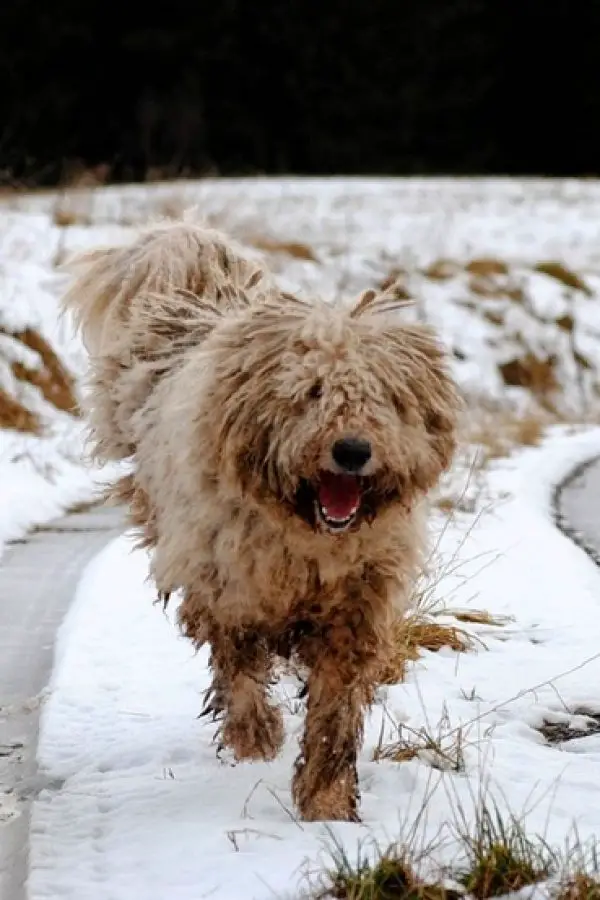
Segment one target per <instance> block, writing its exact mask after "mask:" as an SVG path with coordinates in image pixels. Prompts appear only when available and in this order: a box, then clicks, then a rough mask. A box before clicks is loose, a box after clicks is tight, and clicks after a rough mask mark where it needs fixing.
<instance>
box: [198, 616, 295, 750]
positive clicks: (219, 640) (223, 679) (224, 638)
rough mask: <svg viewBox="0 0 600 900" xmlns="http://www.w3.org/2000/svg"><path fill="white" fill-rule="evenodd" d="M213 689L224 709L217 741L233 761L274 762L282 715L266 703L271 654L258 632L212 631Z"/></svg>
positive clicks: (279, 742) (280, 739)
mask: <svg viewBox="0 0 600 900" xmlns="http://www.w3.org/2000/svg"><path fill="white" fill-rule="evenodd" d="M211 646H212V653H211V667H212V669H213V687H215V688H216V689H217V694H218V699H219V703H220V705H221V706H222V708H223V722H222V727H221V730H220V734H219V737H220V742H221V744H222V745H223V746H225V747H230V748H231V749H232V750H233V753H234V756H235V758H236V759H237V760H252V759H254V760H259V759H262V760H271V759H274V758H275V756H276V755H277V753H278V752H279V749H280V747H281V744H282V743H283V736H284V731H283V720H282V717H281V712H280V710H279V709H278V708H277V707H275V706H273V705H272V704H271V703H270V702H269V696H268V691H269V682H270V678H271V653H270V648H269V646H268V642H267V640H266V638H265V637H264V636H263V635H261V634H260V633H259V632H257V631H252V630H248V629H244V630H239V631H238V630H234V629H227V628H219V627H217V628H215V629H214V631H213V634H212V635H211Z"/></svg>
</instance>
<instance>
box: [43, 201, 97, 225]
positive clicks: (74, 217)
mask: <svg viewBox="0 0 600 900" xmlns="http://www.w3.org/2000/svg"><path fill="white" fill-rule="evenodd" d="M52 222H53V223H54V225H58V227H59V228H69V227H71V226H72V225H91V224H92V220H91V218H90V216H89V214H87V213H84V212H82V211H81V210H75V209H66V208H64V207H62V206H60V205H57V206H56V207H55V208H54V210H53V212H52Z"/></svg>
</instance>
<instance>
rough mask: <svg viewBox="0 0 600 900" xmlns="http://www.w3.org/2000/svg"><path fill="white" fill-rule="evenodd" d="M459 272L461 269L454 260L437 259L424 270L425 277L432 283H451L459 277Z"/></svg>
mask: <svg viewBox="0 0 600 900" xmlns="http://www.w3.org/2000/svg"><path fill="white" fill-rule="evenodd" d="M459 271H460V267H459V265H458V263H457V262H455V261H454V260H453V259H436V260H435V262H432V263H431V265H429V266H427V268H426V269H423V275H424V276H425V278H429V279H431V281H449V280H450V278H454V277H455V276H456V275H458V273H459Z"/></svg>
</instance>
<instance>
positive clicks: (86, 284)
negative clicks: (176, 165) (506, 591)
mask: <svg viewBox="0 0 600 900" xmlns="http://www.w3.org/2000/svg"><path fill="white" fill-rule="evenodd" d="M79 266H80V271H79V275H78V278H77V280H76V281H75V283H74V286H73V287H72V289H71V290H70V292H69V293H68V295H67V297H66V300H65V306H66V308H68V309H70V310H72V311H73V312H74V314H75V316H76V319H77V320H78V324H79V326H80V328H81V331H82V334H83V338H84V341H85V343H86V345H87V347H88V349H89V353H90V364H91V385H90V387H91V391H90V417H91V430H92V438H93V442H94V446H95V454H96V456H97V457H98V458H100V459H102V460H111V459H112V460H115V459H130V460H131V461H132V463H133V467H132V472H133V474H132V475H131V476H129V477H128V478H127V479H125V480H124V481H123V482H122V483H121V485H120V488H119V496H120V497H121V498H122V499H126V500H128V501H129V503H130V507H131V516H132V520H133V522H134V524H136V525H137V526H138V527H139V529H140V530H141V533H142V536H143V543H144V544H145V545H146V546H148V547H150V548H151V549H152V550H153V562H152V574H153V577H154V579H155V581H156V584H157V587H158V590H159V592H160V593H161V594H162V595H163V596H164V597H166V598H168V596H169V594H170V593H171V592H173V591H177V590H179V591H181V593H182V596H183V600H182V603H181V606H180V609H179V616H180V622H181V624H182V627H183V630H184V632H185V634H186V635H188V636H189V637H190V638H191V639H192V640H193V641H194V642H195V644H196V645H197V646H201V645H203V644H204V643H206V642H208V643H209V644H210V648H211V669H212V674H213V680H212V685H211V688H210V690H209V692H208V696H207V705H206V711H210V712H212V713H213V714H214V715H215V716H218V717H219V718H220V719H221V726H220V732H219V734H220V742H221V744H222V745H223V746H227V747H229V748H230V749H231V750H232V751H233V754H234V755H235V758H236V759H238V760H258V759H260V760H270V759H273V758H274V757H275V755H276V754H277V752H278V750H279V749H280V747H281V744H282V742H283V738H284V729H283V723H282V717H281V712H280V710H279V709H278V708H277V706H276V705H274V703H273V701H272V699H271V696H270V685H271V682H272V678H273V666H274V663H275V661H276V659H277V658H278V657H286V658H288V659H289V658H293V659H294V660H297V661H298V664H299V665H300V666H302V667H303V668H304V669H305V671H306V672H307V681H306V686H305V688H306V694H307V711H306V722H305V730H304V735H303V738H302V741H301V752H300V756H299V758H298V760H297V763H296V766H295V773H294V778H293V795H294V799H295V802H296V805H297V807H298V809H299V812H300V814H301V816H302V817H303V818H304V819H307V820H319V819H349V820H356V819H357V803H358V783H357V773H356V757H357V749H358V746H359V743H360V740H361V735H362V728H363V717H364V713H365V710H366V708H367V707H368V705H369V704H370V702H371V701H372V699H373V692H374V688H375V686H376V684H377V681H378V677H379V674H380V673H381V670H382V666H383V665H384V664H385V661H386V659H387V658H388V656H387V654H388V650H389V647H390V639H391V626H392V624H393V623H394V621H395V620H396V619H397V618H398V616H399V615H401V614H402V613H403V611H404V610H405V609H406V607H407V604H408V603H409V600H410V595H411V588H412V586H413V584H414V579H415V576H416V575H417V573H418V571H419V566H420V563H421V561H422V551H423V547H424V514H423V500H424V497H425V495H426V493H427V491H429V490H430V488H432V487H433V486H434V485H435V484H436V482H437V481H438V479H439V477H440V474H441V473H442V471H443V470H444V469H446V468H447V467H448V465H449V464H450V461H451V457H452V454H453V451H454V447H455V428H456V416H457V411H458V408H459V401H458V396H457V392H456V389H455V386H454V384H453V381H452V379H451V378H450V376H449V374H448V371H447V368H446V361H445V356H444V353H443V351H442V348H441V347H440V346H439V344H438V343H437V341H436V340H435V338H434V336H433V334H432V333H431V331H430V330H429V329H428V328H427V327H425V326H421V325H415V324H410V323H407V322H401V321H398V314H397V305H398V304H396V305H394V301H393V298H392V297H391V295H389V294H385V293H384V294H381V295H379V296H378V295H376V294H375V292H373V291H370V292H366V293H365V294H364V295H363V296H362V297H361V298H359V300H358V301H356V302H355V303H354V305H341V304H329V303H326V302H323V301H320V300H302V299H298V298H297V297H294V296H291V295H290V294H286V293H283V292H282V291H281V290H279V289H278V288H277V286H276V284H275V283H274V281H273V279H272V278H271V277H270V275H269V273H268V272H267V271H266V270H265V269H264V268H262V267H261V266H260V265H259V264H257V263H256V262H253V261H252V259H251V258H249V257H248V256H245V255H244V251H243V250H242V249H241V248H239V247H237V246H236V245H235V244H234V243H232V242H231V241H230V240H229V239H227V238H225V237H224V236H222V235H221V234H219V233H217V232H214V231H211V230H208V229H205V228H203V227H201V226H200V225H198V224H195V223H194V222H192V221H189V220H184V221H182V222H170V223H161V224H158V225H154V226H152V227H150V228H148V229H147V230H146V231H145V232H144V233H143V234H142V235H141V236H140V237H139V238H138V239H137V241H136V242H135V243H133V245H132V246H128V247H124V248H115V249H107V250H99V251H95V252H93V253H91V254H88V255H87V256H86V257H85V258H83V259H82V260H80V261H79Z"/></svg>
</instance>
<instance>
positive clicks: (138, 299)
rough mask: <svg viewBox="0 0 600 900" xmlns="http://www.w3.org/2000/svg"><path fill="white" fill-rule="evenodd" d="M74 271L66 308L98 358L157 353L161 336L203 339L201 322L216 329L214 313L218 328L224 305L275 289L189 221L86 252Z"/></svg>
mask: <svg viewBox="0 0 600 900" xmlns="http://www.w3.org/2000/svg"><path fill="white" fill-rule="evenodd" d="M68 268H69V269H70V270H71V271H72V273H73V274H74V275H75V280H74V283H73V284H72V286H71V288H70V289H69V291H68V292H67V294H66V296H65V297H64V300H63V308H64V309H65V310H66V311H70V312H71V313H72V315H73V317H74V320H75V324H76V325H77V327H78V328H79V330H80V332H81V335H82V338H83V341H84V344H85V345H86V347H87V348H88V350H89V351H90V353H91V354H92V355H93V356H95V357H102V356H104V355H106V354H113V353H114V351H115V349H116V345H119V344H121V343H124V344H125V345H127V346H128V348H129V349H131V348H132V343H134V344H138V345H141V346H138V349H139V350H140V351H143V350H144V349H147V350H148V351H150V352H151V351H152V349H153V346H154V347H155V344H156V339H157V337H160V338H162V341H163V342H164V341H166V340H168V338H169V337H172V338H173V339H177V338H180V339H181V338H182V337H185V336H186V335H187V336H188V338H189V336H190V332H191V331H195V332H196V337H198V328H199V329H200V332H202V321H204V331H206V330H208V329H209V327H210V326H209V324H208V319H207V317H206V313H207V312H208V311H209V309H210V311H211V312H212V313H213V316H212V322H213V324H214V313H215V312H217V313H218V312H219V311H220V312H222V311H223V306H224V305H226V306H228V307H231V306H232V305H239V304H246V303H248V302H250V300H254V299H255V298H256V295H257V294H258V295H260V294H264V295H265V296H266V295H267V293H269V292H270V291H272V290H273V283H272V281H271V278H270V276H269V274H268V272H267V271H266V270H265V269H264V268H262V267H261V265H260V264H259V263H258V262H257V261H255V260H253V259H252V258H250V257H249V256H248V255H247V254H245V252H244V250H243V249H242V248H241V247H238V246H237V245H236V244H234V243H233V242H232V241H231V240H230V239H229V238H227V239H225V238H224V237H223V235H221V234H220V233H219V232H217V231H213V230H212V229H208V228H205V227H203V226H201V225H199V224H197V223H194V222H191V221H189V219H186V218H184V219H183V220H182V221H167V222H160V223H158V224H154V225H152V226H150V227H148V228H146V229H145V230H144V231H143V232H142V233H141V234H140V235H139V237H138V238H137V239H136V240H135V241H134V242H133V243H132V244H130V245H128V246H124V247H113V248H106V249H99V250H93V251H91V252H88V253H85V254H83V255H81V256H79V257H77V258H76V259H75V260H73V261H71V262H70V263H69V264H68ZM194 326H197V327H196V328H195V327H194ZM172 330H173V333H172V334H171V331H172ZM147 342H149V344H150V345H153V346H148V347H146V348H145V347H144V344H145V343H147Z"/></svg>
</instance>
